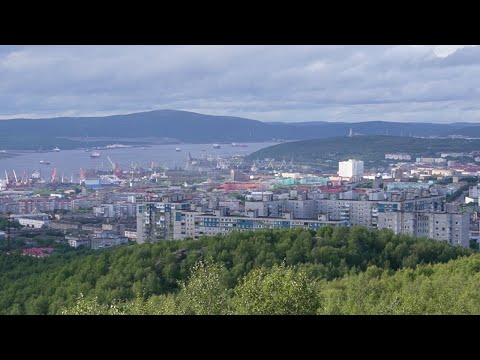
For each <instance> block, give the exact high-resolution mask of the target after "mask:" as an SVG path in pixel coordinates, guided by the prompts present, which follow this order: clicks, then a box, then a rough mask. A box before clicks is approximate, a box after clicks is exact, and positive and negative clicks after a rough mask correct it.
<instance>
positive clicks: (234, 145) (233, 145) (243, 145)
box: [232, 143, 248, 147]
mask: <svg viewBox="0 0 480 360" xmlns="http://www.w3.org/2000/svg"><path fill="white" fill-rule="evenodd" d="M232 147H248V145H247V144H237V143H232Z"/></svg>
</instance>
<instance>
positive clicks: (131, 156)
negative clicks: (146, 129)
mask: <svg viewBox="0 0 480 360" xmlns="http://www.w3.org/2000/svg"><path fill="white" fill-rule="evenodd" d="M274 144H275V143H248V147H232V146H231V145H230V144H222V145H221V148H220V149H214V148H213V144H182V145H175V144H170V145H151V146H146V147H145V149H142V148H141V147H132V148H119V149H107V150H98V152H99V153H100V154H101V156H100V157H99V158H96V159H92V158H90V152H86V151H85V150H62V151H60V152H46V153H38V152H27V151H23V152H21V151H12V153H15V154H18V155H17V156H14V157H10V158H7V159H0V177H1V178H4V177H5V170H7V171H8V173H9V175H12V171H13V170H15V172H16V174H17V177H21V176H22V174H23V173H24V172H25V173H26V174H27V175H30V174H31V173H33V172H34V171H36V170H38V171H39V172H40V173H41V175H42V176H43V177H46V178H48V177H50V176H51V174H52V172H53V169H54V168H55V167H56V168H57V173H58V176H62V174H63V175H64V176H65V178H67V179H70V177H71V176H72V175H73V176H74V177H77V176H78V174H79V173H80V168H83V169H98V170H110V169H112V165H111V164H110V162H109V161H108V159H107V156H109V157H110V159H111V160H112V161H113V162H117V163H119V164H120V166H121V167H122V168H123V169H128V168H130V167H131V166H132V163H136V164H137V165H138V166H141V167H145V168H149V167H151V166H152V162H153V163H154V165H155V166H157V167H161V166H163V167H168V168H170V169H173V168H175V167H177V168H184V167H185V165H186V162H187V159H188V153H189V152H190V154H191V155H192V157H194V158H200V157H202V156H205V157H208V156H212V157H214V158H216V157H229V156H234V155H242V156H244V155H248V154H251V153H253V152H255V151H257V150H259V149H262V148H265V147H268V146H271V145H274ZM177 146H179V147H180V148H181V151H180V152H177V151H176V150H175V148H176V147H177ZM40 160H47V161H50V165H43V164H40Z"/></svg>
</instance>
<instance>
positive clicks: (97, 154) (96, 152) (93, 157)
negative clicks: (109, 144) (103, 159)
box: [90, 151, 100, 159]
mask: <svg viewBox="0 0 480 360" xmlns="http://www.w3.org/2000/svg"><path fill="white" fill-rule="evenodd" d="M90 157H91V158H92V159H96V158H99V157H100V153H99V152H98V151H94V152H92V153H91V154H90Z"/></svg>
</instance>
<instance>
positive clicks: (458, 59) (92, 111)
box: [0, 46, 480, 122]
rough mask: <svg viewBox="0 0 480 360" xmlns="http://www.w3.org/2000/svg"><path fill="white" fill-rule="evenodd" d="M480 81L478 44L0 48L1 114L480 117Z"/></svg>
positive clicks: (437, 119)
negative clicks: (172, 111) (162, 112)
mask: <svg viewBox="0 0 480 360" xmlns="http://www.w3.org/2000/svg"><path fill="white" fill-rule="evenodd" d="M440 52H441V53H442V55H441V57H440V56H439V55H438V53H440ZM445 54H447V55H445ZM479 76H480V48H479V47H466V48H458V49H457V48H449V47H446V48H442V49H441V51H439V48H438V47H435V46H19V47H11V46H0V117H1V118H9V117H13V116H18V115H20V114H30V115H31V116H36V117H39V116H40V117H46V116H58V115H72V116H87V115H106V114H114V113H126V112H135V111H143V110H154V109H165V108H170V109H180V110H189V111H198V112H203V113H207V114H218V115H221V114H225V115H233V116H244V117H250V118H255V119H259V120H265V121H315V120H319V121H364V120H386V121H434V122H454V121H477V120H478V119H479V118H478V116H479V112H480V105H478V104H477V102H478V101H477V100H478V97H479V96H480V89H479V86H478V80H477V79H478V78H479Z"/></svg>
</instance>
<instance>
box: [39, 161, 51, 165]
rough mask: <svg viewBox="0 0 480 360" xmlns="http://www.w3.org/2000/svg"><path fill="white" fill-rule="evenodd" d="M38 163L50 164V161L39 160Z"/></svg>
mask: <svg viewBox="0 0 480 360" xmlns="http://www.w3.org/2000/svg"><path fill="white" fill-rule="evenodd" d="M40 164H43V165H50V161H47V160H40Z"/></svg>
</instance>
